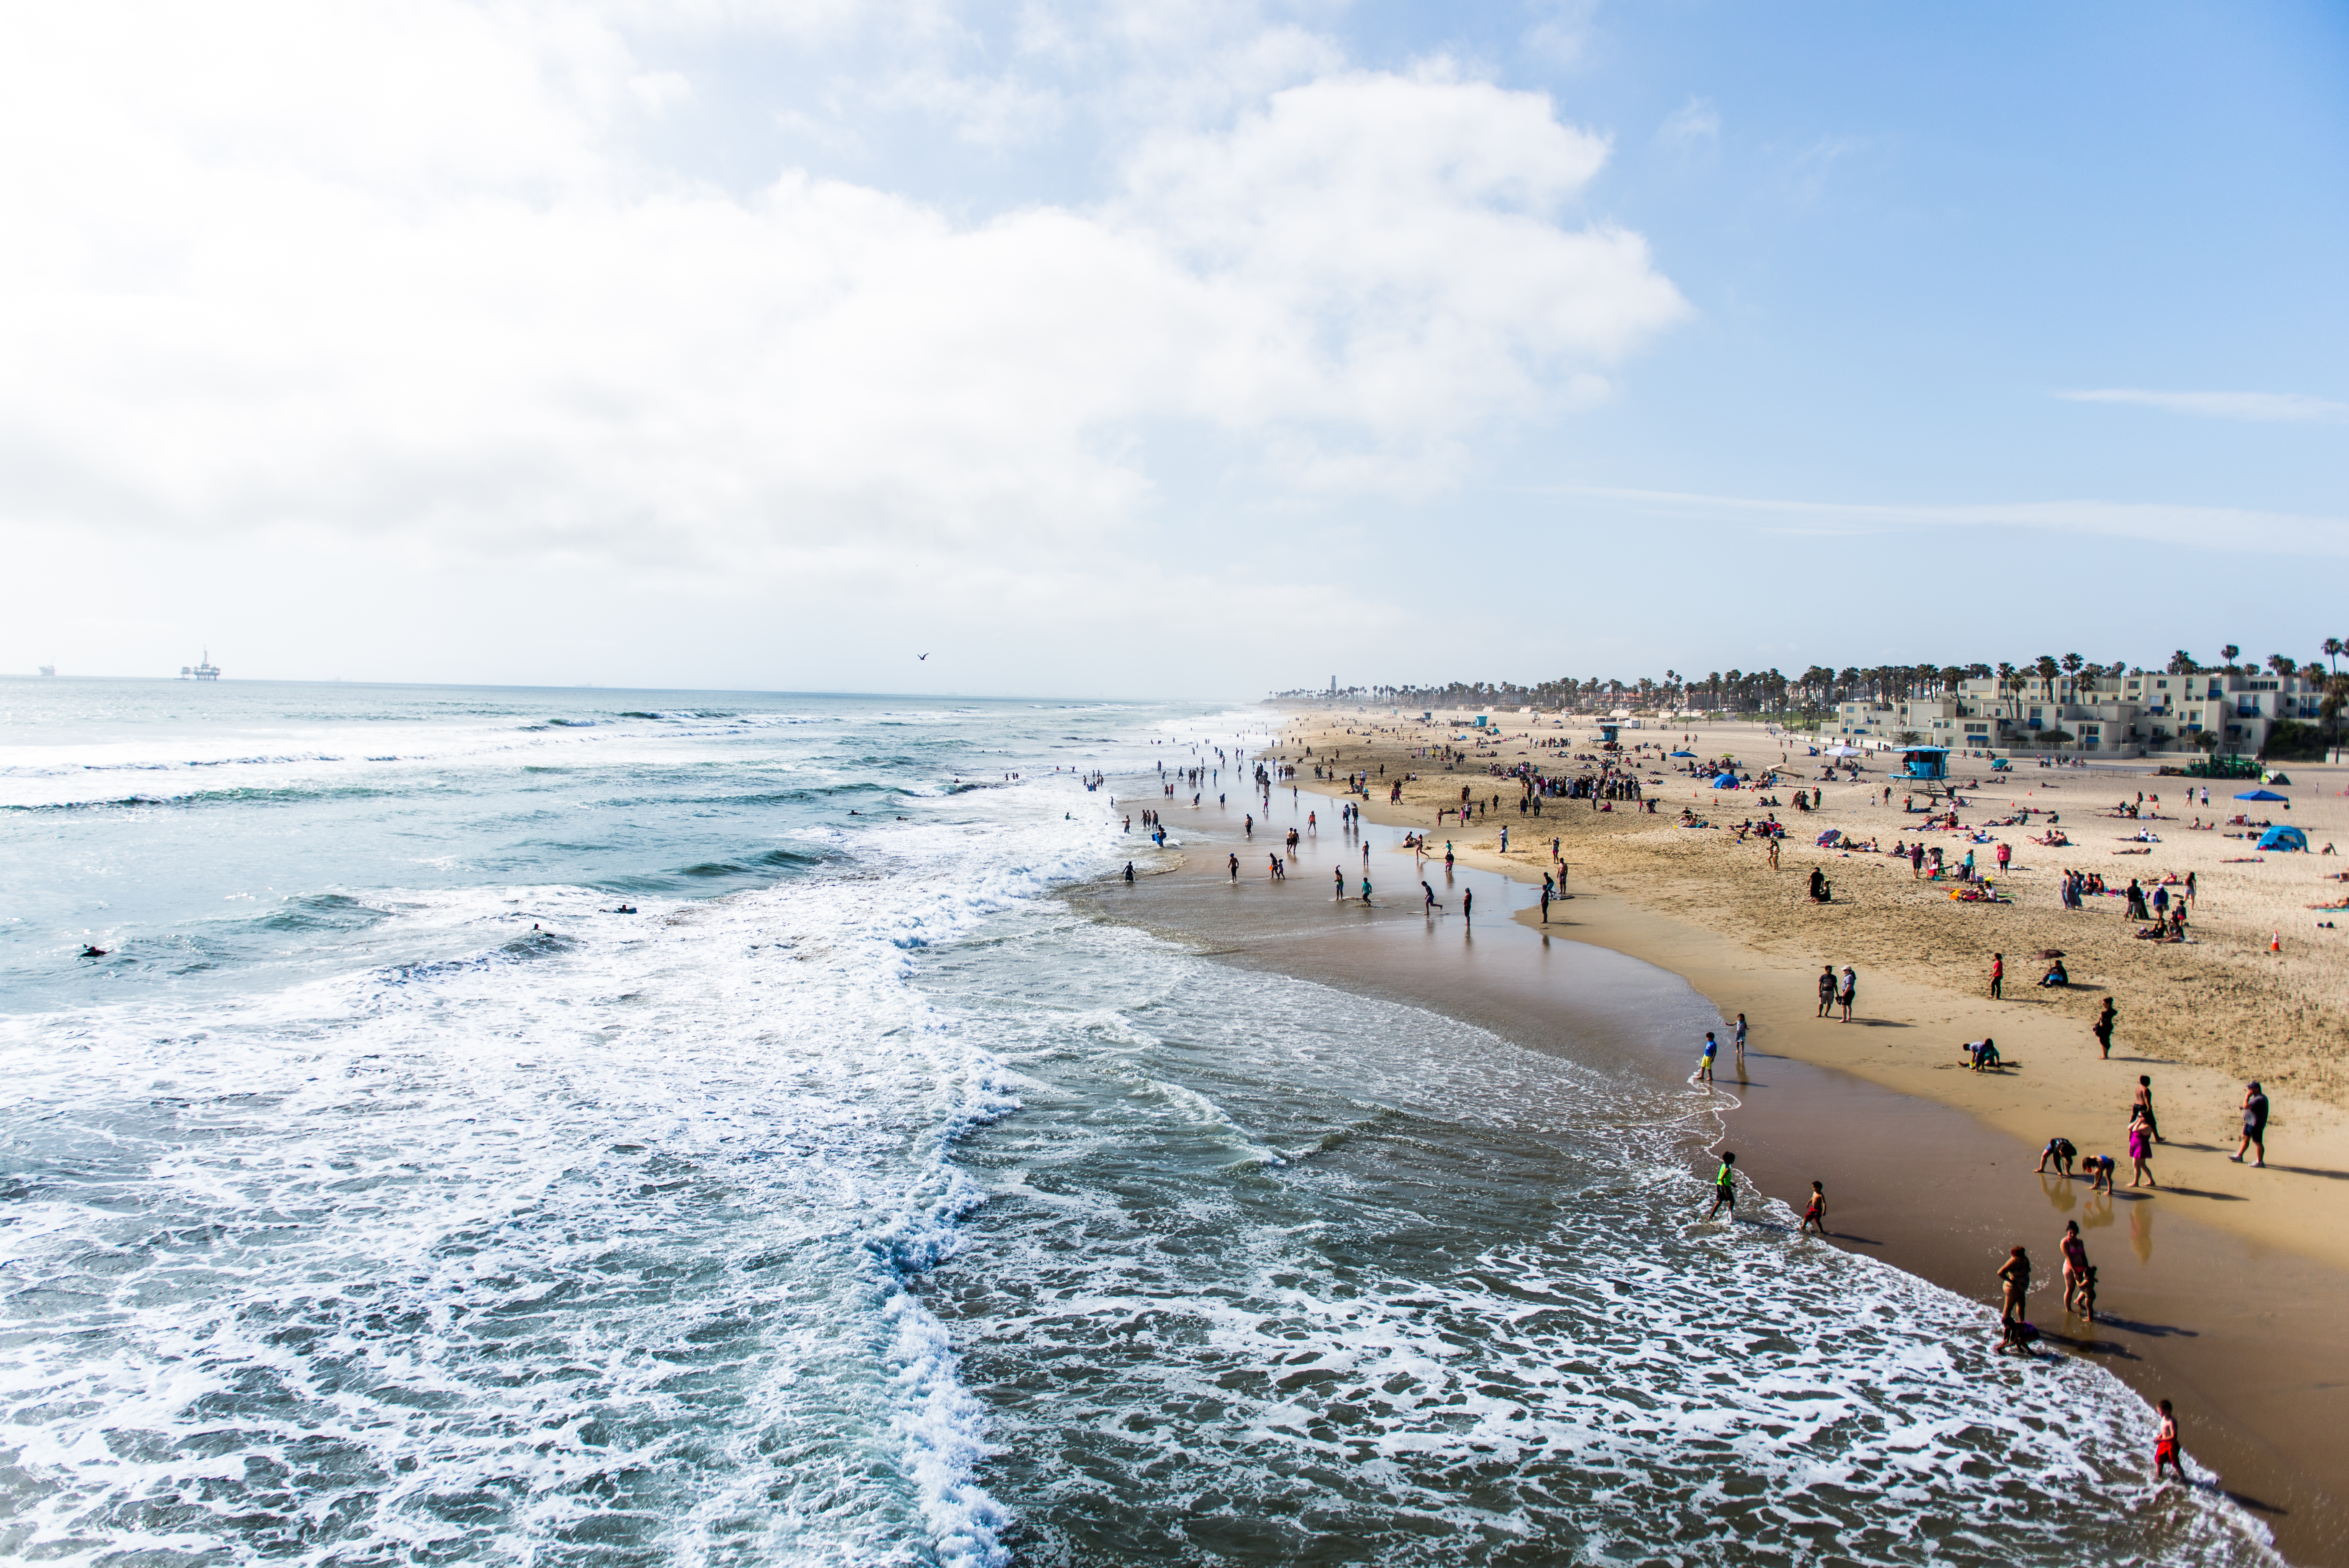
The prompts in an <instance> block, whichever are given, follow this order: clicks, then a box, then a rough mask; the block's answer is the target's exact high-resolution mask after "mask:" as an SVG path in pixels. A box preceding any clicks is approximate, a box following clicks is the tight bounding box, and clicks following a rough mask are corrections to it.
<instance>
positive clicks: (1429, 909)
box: [1419, 882, 1442, 914]
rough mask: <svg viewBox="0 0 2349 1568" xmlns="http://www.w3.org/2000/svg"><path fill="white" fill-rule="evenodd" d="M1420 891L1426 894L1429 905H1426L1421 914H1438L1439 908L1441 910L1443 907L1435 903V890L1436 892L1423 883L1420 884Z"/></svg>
mask: <svg viewBox="0 0 2349 1568" xmlns="http://www.w3.org/2000/svg"><path fill="white" fill-rule="evenodd" d="M1419 891H1420V892H1423V893H1425V894H1426V895H1427V903H1426V904H1425V906H1424V907H1423V910H1422V912H1421V913H1425V914H1433V913H1435V912H1436V910H1438V909H1439V908H1441V907H1442V905H1440V904H1438V903H1436V902H1435V890H1434V889H1433V888H1432V887H1430V886H1428V885H1427V884H1426V883H1425V882H1421V883H1420V884H1419Z"/></svg>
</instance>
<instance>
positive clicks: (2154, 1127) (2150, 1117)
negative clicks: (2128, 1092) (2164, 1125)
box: [2130, 1073, 2169, 1143]
mask: <svg viewBox="0 0 2349 1568" xmlns="http://www.w3.org/2000/svg"><path fill="white" fill-rule="evenodd" d="M2130 1114H2131V1115H2133V1116H2141V1117H2143V1118H2145V1126H2146V1130H2147V1131H2148V1132H2150V1133H2152V1134H2153V1140H2154V1141H2155V1142H2156V1143H2167V1142H2168V1141H2169V1140H2168V1139H2167V1138H2164V1137H2163V1136H2162V1135H2161V1122H2160V1121H2159V1119H2157V1118H2156V1117H2155V1116H2154V1114H2153V1079H2151V1078H2148V1077H2147V1076H2146V1075H2145V1074H2143V1073H2139V1074H2137V1099H2135V1100H2134V1101H2132V1102H2131V1106H2130Z"/></svg>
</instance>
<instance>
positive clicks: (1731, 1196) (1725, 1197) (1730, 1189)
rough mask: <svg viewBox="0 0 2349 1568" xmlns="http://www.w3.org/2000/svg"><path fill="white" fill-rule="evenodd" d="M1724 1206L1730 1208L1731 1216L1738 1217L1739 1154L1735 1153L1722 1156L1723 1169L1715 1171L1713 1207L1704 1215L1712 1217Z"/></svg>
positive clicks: (1707, 1217)
mask: <svg viewBox="0 0 2349 1568" xmlns="http://www.w3.org/2000/svg"><path fill="white" fill-rule="evenodd" d="M1724 1206H1726V1207H1727V1209H1728V1210H1729V1213H1730V1217H1731V1218H1732V1219H1734V1218H1736V1216H1737V1156H1736V1155H1734V1154H1723V1156H1722V1157H1721V1169H1720V1170H1719V1171H1715V1172H1713V1207H1712V1208H1710V1209H1707V1210H1706V1211H1705V1212H1704V1217H1705V1218H1706V1219H1708V1220H1710V1219H1712V1218H1713V1216H1714V1215H1715V1214H1717V1213H1719V1212H1721V1211H1722V1209H1723V1207H1724Z"/></svg>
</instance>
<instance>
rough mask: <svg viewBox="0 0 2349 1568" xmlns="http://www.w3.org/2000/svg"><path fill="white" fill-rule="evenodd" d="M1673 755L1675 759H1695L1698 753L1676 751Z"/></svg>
mask: <svg viewBox="0 0 2349 1568" xmlns="http://www.w3.org/2000/svg"><path fill="white" fill-rule="evenodd" d="M1672 755H1673V756H1675V757H1694V756H1695V755H1696V753H1695V752H1693V751H1675V752H1673V753H1672Z"/></svg>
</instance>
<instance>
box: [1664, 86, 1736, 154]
mask: <svg viewBox="0 0 2349 1568" xmlns="http://www.w3.org/2000/svg"><path fill="white" fill-rule="evenodd" d="M1656 139H1657V140H1658V141H1659V142H1661V143H1662V144H1663V145H1664V146H1666V147H1669V148H1671V149H1673V150H1676V151H1681V152H1695V151H1699V150H1704V149H1708V148H1711V147H1713V146H1714V145H1716V144H1717V143H1718V142H1719V141H1720V140H1721V111H1720V110H1719V109H1717V108H1713V100H1712V99H1711V98H1691V99H1689V100H1688V102H1686V103H1684V104H1682V105H1681V107H1680V108H1676V109H1674V110H1672V112H1671V113H1670V114H1668V115H1666V116H1665V117H1664V123H1663V124H1662V125H1661V126H1659V127H1657V128H1656Z"/></svg>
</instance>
